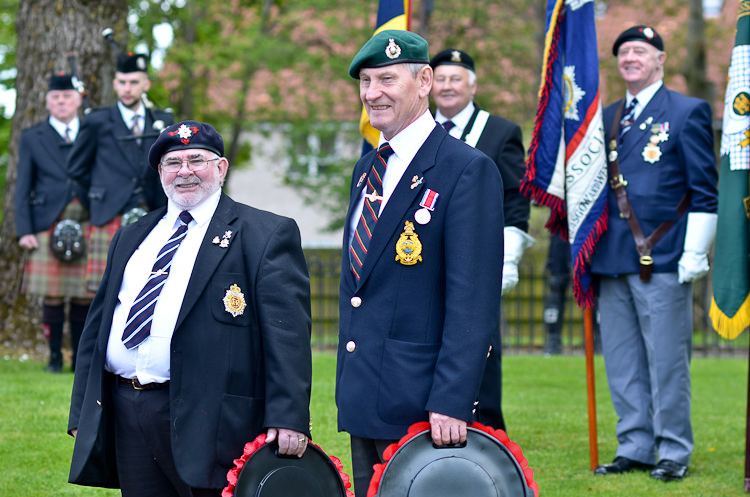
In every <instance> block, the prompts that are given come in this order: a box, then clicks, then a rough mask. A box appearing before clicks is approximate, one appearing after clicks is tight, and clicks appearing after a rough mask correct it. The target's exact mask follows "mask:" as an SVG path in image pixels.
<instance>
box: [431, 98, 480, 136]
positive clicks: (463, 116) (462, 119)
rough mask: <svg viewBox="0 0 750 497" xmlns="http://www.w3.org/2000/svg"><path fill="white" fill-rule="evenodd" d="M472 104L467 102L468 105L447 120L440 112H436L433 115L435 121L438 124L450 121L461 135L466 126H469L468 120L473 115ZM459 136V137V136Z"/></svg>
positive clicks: (473, 107)
mask: <svg viewBox="0 0 750 497" xmlns="http://www.w3.org/2000/svg"><path fill="white" fill-rule="evenodd" d="M474 109H475V106H474V102H469V104H468V105H467V106H466V107H464V108H463V109H461V111H460V112H459V113H458V114H456V115H455V116H453V117H451V118H450V119H448V118H447V117H445V116H444V115H443V114H442V113H441V112H440V110H438V111H437V113H436V114H435V120H436V121H437V122H439V123H440V124H443V123H444V122H445V121H449V120H450V121H451V122H452V123H453V124H455V125H456V128H458V129H459V130H460V131H461V132H462V133H463V130H465V129H466V126H468V124H469V120H470V119H471V116H472V115H473V114H474ZM459 136H460V135H459Z"/></svg>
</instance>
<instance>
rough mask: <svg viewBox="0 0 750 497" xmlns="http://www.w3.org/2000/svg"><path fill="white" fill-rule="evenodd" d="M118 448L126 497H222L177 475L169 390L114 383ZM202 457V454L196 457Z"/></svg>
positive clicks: (219, 492) (218, 492)
mask: <svg viewBox="0 0 750 497" xmlns="http://www.w3.org/2000/svg"><path fill="white" fill-rule="evenodd" d="M113 388H114V392H113V395H112V398H113V403H114V408H115V448H116V458H117V473H118V475H119V478H120V487H121V490H122V495H123V497H220V496H221V489H196V488H191V487H189V486H188V485H187V483H185V482H184V481H182V479H181V478H180V476H179V475H178V474H177V468H176V467H175V464H174V458H173V457H172V446H171V443H170V429H169V423H170V421H169V387H168V386H167V387H164V388H161V389H158V390H135V389H134V388H133V387H132V386H129V385H120V384H118V383H117V379H116V378H115V380H114V386H113ZM195 457H200V454H195Z"/></svg>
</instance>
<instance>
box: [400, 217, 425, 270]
mask: <svg viewBox="0 0 750 497" xmlns="http://www.w3.org/2000/svg"><path fill="white" fill-rule="evenodd" d="M396 260H397V261H398V262H400V263H401V264H403V265H404V266H413V265H414V264H416V263H417V262H422V243H421V242H420V241H419V237H418V236H417V234H416V233H414V223H412V222H410V221H406V223H405V224H404V232H403V233H401V236H400V237H398V241H397V242H396Z"/></svg>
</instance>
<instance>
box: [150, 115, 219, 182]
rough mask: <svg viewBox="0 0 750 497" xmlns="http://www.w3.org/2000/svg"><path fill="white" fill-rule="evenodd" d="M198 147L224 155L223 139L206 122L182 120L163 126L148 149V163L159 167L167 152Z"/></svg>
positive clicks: (155, 167) (156, 167)
mask: <svg viewBox="0 0 750 497" xmlns="http://www.w3.org/2000/svg"><path fill="white" fill-rule="evenodd" d="M192 148H200V149H203V150H209V151H211V152H213V153H215V154H216V155H218V156H219V157H223V156H224V139H223V138H222V137H221V135H220V134H219V133H218V131H216V130H215V129H214V127H213V126H211V125H210V124H207V123H200V122H198V121H182V122H179V123H175V124H173V125H171V126H168V127H166V128H164V130H163V131H162V132H161V134H160V135H159V137H158V138H157V139H156V141H155V142H154V144H153V145H151V149H150V150H149V151H148V163H149V164H150V165H151V167H153V168H154V169H156V170H158V169H159V162H161V158H162V157H163V156H164V154H166V153H167V152H171V151H173V150H187V149H192Z"/></svg>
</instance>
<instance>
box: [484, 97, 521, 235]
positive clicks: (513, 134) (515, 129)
mask: <svg viewBox="0 0 750 497" xmlns="http://www.w3.org/2000/svg"><path fill="white" fill-rule="evenodd" d="M474 105H476V104H474ZM478 109H479V107H477V110H478ZM476 148H477V149H479V150H481V151H482V152H484V153H485V154H487V155H488V156H489V157H490V159H492V160H493V161H494V162H495V164H497V168H498V170H499V171H500V175H501V176H502V177H503V187H504V199H503V200H504V201H503V214H504V216H505V226H515V227H516V228H518V229H520V230H522V231H529V203H530V202H529V198H528V197H525V196H524V195H522V194H521V191H520V188H521V178H522V177H523V175H524V173H525V172H526V162H525V154H524V150H523V138H522V135H521V127H520V126H519V125H517V124H516V123H514V122H513V121H509V120H508V119H505V118H504V117H500V116H494V115H492V114H490V117H489V119H487V124H486V125H485V127H484V131H482V134H481V135H480V137H479V141H478V142H477V145H476Z"/></svg>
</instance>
